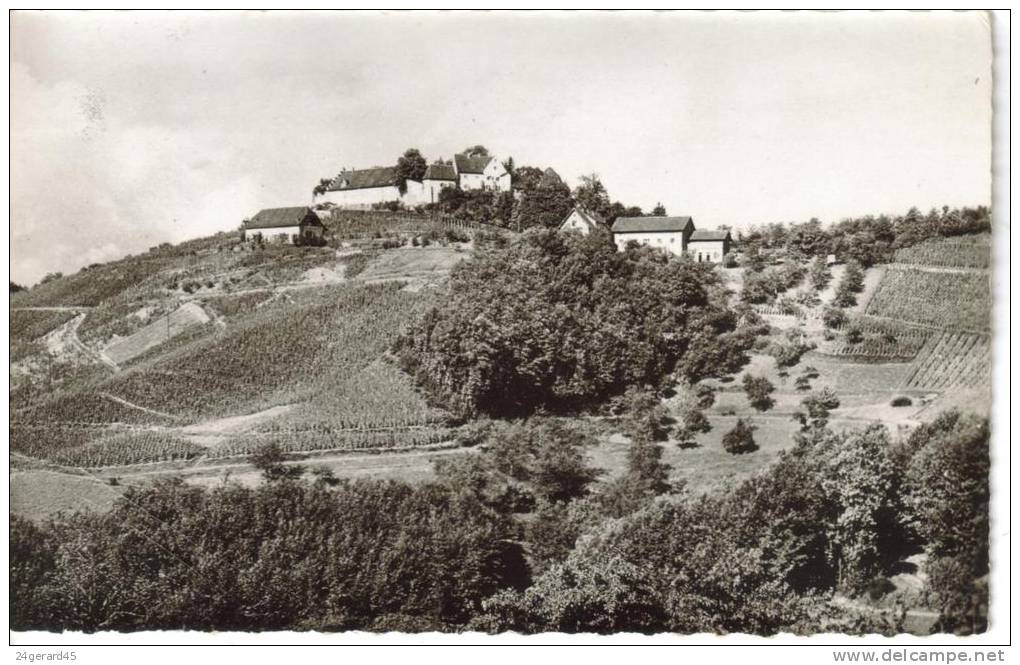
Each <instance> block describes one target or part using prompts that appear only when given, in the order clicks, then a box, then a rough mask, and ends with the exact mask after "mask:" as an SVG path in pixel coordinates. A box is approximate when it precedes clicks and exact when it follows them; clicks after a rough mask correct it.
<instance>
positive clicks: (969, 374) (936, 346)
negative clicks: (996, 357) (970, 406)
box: [904, 332, 992, 390]
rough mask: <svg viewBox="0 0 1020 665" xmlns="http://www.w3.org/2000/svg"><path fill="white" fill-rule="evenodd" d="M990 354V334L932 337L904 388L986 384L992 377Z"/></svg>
mask: <svg viewBox="0 0 1020 665" xmlns="http://www.w3.org/2000/svg"><path fill="white" fill-rule="evenodd" d="M991 353H992V350H991V342H990V340H989V337H988V336H987V335H973V334H967V333H958V332H946V333H943V334H941V335H938V336H936V337H933V338H932V339H931V340H930V342H929V343H928V345H927V346H926V347H925V348H924V349H923V350H922V352H921V353H920V354H918V357H917V360H916V361H915V362H914V367H913V369H912V370H911V372H910V374H909V375H908V376H907V379H906V382H905V384H904V385H905V387H907V388H917V389H926V390H942V389H947V388H955V387H963V388H969V387H976V386H979V385H983V384H986V383H988V380H989V376H990V374H991V367H992V365H991V361H992V356H991Z"/></svg>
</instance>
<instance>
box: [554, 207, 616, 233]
mask: <svg viewBox="0 0 1020 665" xmlns="http://www.w3.org/2000/svg"><path fill="white" fill-rule="evenodd" d="M574 213H577V216H578V217H580V218H581V221H583V222H584V223H585V224H586V225H587V226H588V228H589V229H590V230H592V231H594V230H595V229H596V228H598V227H600V226H606V220H605V219H604V218H603V217H602V215H600V214H598V213H597V212H592V211H591V210H588V209H587V208H584V207H581V206H575V207H574V209H573V210H571V211H570V214H569V215H567V216H566V217H565V218H564V219H563V222H562V223H561V224H560V227H562V226H563V225H564V224H566V223H567V220H569V219H570V218H571V216H573V214H574Z"/></svg>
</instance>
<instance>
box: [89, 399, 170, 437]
mask: <svg viewBox="0 0 1020 665" xmlns="http://www.w3.org/2000/svg"><path fill="white" fill-rule="evenodd" d="M99 394H100V396H102V397H105V398H106V399H108V400H110V401H112V402H116V403H117V404H120V405H121V406H126V407H127V408H129V409H134V410H135V411H141V412H143V413H148V414H150V415H153V416H159V417H160V418H169V419H170V420H175V419H176V416H173V415H171V414H169V413H165V412H163V411H156V410H155V409H150V408H148V407H144V406H141V405H140V404H135V403H133V402H129V401H127V400H126V399H122V398H120V397H117V396H116V395H111V394H110V393H104V392H101V393H99ZM115 424H118V423H115ZM139 429H153V428H151V427H141V428H139ZM167 429H169V428H167Z"/></svg>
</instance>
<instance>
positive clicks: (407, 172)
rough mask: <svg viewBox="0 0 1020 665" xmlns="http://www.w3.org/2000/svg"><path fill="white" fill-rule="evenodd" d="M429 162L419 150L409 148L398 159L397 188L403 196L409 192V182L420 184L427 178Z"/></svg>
mask: <svg viewBox="0 0 1020 665" xmlns="http://www.w3.org/2000/svg"><path fill="white" fill-rule="evenodd" d="M427 169H428V162H427V161H426V160H425V157H424V156H422V154H421V152H420V151H419V150H418V149H417V148H408V149H407V150H406V151H404V154H403V155H401V156H400V157H399V158H398V159H397V186H398V187H399V188H400V192H401V193H402V194H403V193H404V192H406V191H407V181H408V180H414V181H418V182H420V181H421V179H422V178H424V177H425V171H426V170H427Z"/></svg>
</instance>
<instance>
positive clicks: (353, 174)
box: [326, 166, 397, 192]
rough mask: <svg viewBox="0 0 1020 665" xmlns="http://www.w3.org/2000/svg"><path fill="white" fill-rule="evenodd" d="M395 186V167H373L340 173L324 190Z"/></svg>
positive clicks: (334, 190) (335, 190)
mask: <svg viewBox="0 0 1020 665" xmlns="http://www.w3.org/2000/svg"><path fill="white" fill-rule="evenodd" d="M395 184H397V167H395V166H374V167H372V168H370V169H355V170H351V171H341V172H340V173H339V174H338V175H337V176H336V177H335V178H333V180H332V181H331V182H330V183H329V186H328V187H327V188H326V191H328V192H338V191H343V190H347V189H369V188H371V187H391V186H393V185H395Z"/></svg>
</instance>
